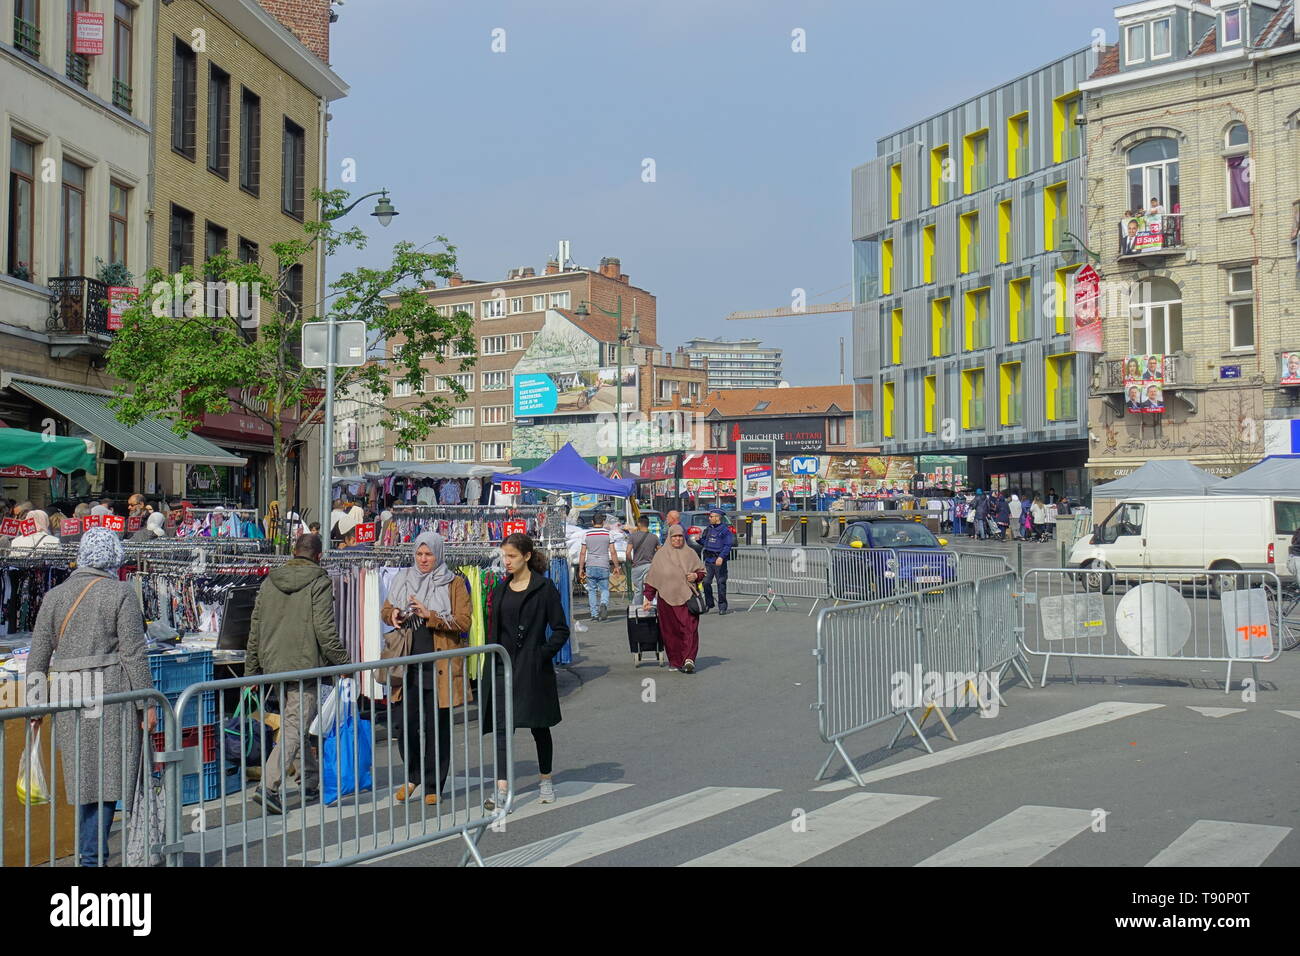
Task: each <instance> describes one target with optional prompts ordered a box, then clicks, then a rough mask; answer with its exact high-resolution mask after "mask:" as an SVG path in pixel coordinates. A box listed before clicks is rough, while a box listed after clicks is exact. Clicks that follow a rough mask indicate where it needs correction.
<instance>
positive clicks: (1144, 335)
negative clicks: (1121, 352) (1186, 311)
mask: <svg viewBox="0 0 1300 956" xmlns="http://www.w3.org/2000/svg"><path fill="white" fill-rule="evenodd" d="M1129 309H1130V327H1129V346H1130V350H1129V354H1130V355H1162V354H1168V353H1170V352H1181V351H1182V348H1183V295H1182V292H1181V291H1180V290H1179V288H1178V286H1176V285H1174V283H1172V282H1170V281H1169V280H1168V279H1164V278H1160V277H1155V278H1151V279H1145V280H1143V281H1142V282H1139V283H1138V289H1137V296H1136V298H1135V299H1134V300H1132V301H1130V303H1129Z"/></svg>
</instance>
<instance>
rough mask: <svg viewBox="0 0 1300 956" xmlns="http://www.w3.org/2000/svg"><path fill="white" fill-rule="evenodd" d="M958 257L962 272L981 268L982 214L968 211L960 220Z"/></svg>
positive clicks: (975, 270) (977, 270)
mask: <svg viewBox="0 0 1300 956" xmlns="http://www.w3.org/2000/svg"><path fill="white" fill-rule="evenodd" d="M957 231H958V243H959V246H958V253H959V256H958V258H959V259H960V266H961V271H962V272H979V269H980V214H979V213H977V212H968V213H966V215H964V216H962V217H961V219H960V220H959V221H958V229H957Z"/></svg>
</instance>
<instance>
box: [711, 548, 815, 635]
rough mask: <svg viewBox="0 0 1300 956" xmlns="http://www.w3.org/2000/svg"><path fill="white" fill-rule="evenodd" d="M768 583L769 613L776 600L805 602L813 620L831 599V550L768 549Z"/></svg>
mask: <svg viewBox="0 0 1300 956" xmlns="http://www.w3.org/2000/svg"><path fill="white" fill-rule="evenodd" d="M767 581H768V587H769V588H770V590H771V597H770V598H769V603H768V607H769V609H770V608H771V606H772V601H773V600H774V599H775V598H787V597H793V598H808V599H811V600H812V602H813V603H812V607H810V608H809V609H808V616H809V617H812V615H813V612H814V611H816V610H817V605H818V604H819V603H820V602H822V601H828V600H830V597H831V549H830V548H818V547H801V546H798V545H772V546H771V547H769V548H768V549H767ZM728 583H730V581H728Z"/></svg>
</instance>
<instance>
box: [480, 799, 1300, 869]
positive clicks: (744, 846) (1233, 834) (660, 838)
mask: <svg viewBox="0 0 1300 956" xmlns="http://www.w3.org/2000/svg"><path fill="white" fill-rule="evenodd" d="M596 786H599V785H596V784H589V783H582V782H579V781H562V782H560V783H559V784H557V789H559V792H560V800H559V802H557V803H554V804H545V805H544V804H538V803H537V802H536V801H535V800H529V799H528V796H529V794H528V792H527V791H525V792H524V793H523V794H521V796H520V801H521V802H520V806H521V808H522V809H521V814H522V813H523V810H524V809H526V810H527V811H528V817H526V818H525V819H527V818H533V819H535V818H536V817H538V816H540V815H542V814H545V813H553V812H556V811H559V810H562V809H563V808H564V807H565V802H564V792H565V791H566V790H569V791H570V792H574V793H582V794H584V795H585V796H586V799H587V800H590V801H591V802H590V803H588V804H586V805H585V807H584V809H585V810H586V811H587V812H591V811H592V810H598V809H599V797H601V796H604V795H605V794H604V793H603V792H599V791H598V792H595V793H592V792H591V788H592V787H596ZM605 786H609V785H605ZM628 786H630V785H622V786H621V787H620V788H619V789H623V790H626V789H627V788H628ZM778 794H784V795H785V796H786V797H788V798H791V799H788V800H786V801H785V802H784V803H782V804H780V805H778V803H777V802H776V801H772V802H771V803H769V805H768V806H769V808H770V809H771V812H772V819H773V820H774V821H775V822H774V823H772V824H771V825H769V826H765V827H763V828H761V829H758V830H757V831H756V832H752V833H750V834H749V835H747V836H744V837H742V838H741V839H738V840H736V841H735V842H733V843H730V844H729V845H726V846H722V847H720V848H718V849H714V850H710V851H709V852H705V853H702V854H697V855H694V856H692V857H691V858H690V859H687V860H685V861H683V862H681V863H679V864H678V865H679V866H686V867H707V866H797V865H800V864H804V863H810V862H813V861H815V860H817V859H818V858H819V857H821V856H823V855H824V854H827V853H830V852H832V851H835V850H839V849H841V848H844V847H846V846H848V845H849V844H852V843H854V841H858V840H859V839H860V838H865V839H863V842H862V843H860V844H858V845H859V846H860V847H861V850H862V857H861V860H860V862H861V864H862V865H873V864H874V865H884V864H895V863H897V862H899V861H898V860H896V859H893V858H889V859H886V858H883V857H881V856H880V855H878V854H876V853H873V848H872V845H871V843H870V842H869V841H870V839H871V835H872V834H873V833H880V832H882V831H884V830H885V829H886V828H889V827H892V826H898V825H901V824H905V823H906V822H907V821H908V820H909V819H910V818H913V817H914V816H915V815H916V814H918V813H919V812H922V811H925V810H926V809H930V810H942V809H943V808H944V806H945V805H947V806H948V807H951V806H952V804H953V801H952V800H945V799H942V798H939V797H934V796H926V795H917V794H900V793H879V792H869V791H862V790H859V791H855V792H853V793H850V794H848V795H846V796H839V797H837V798H836V799H834V800H833V801H832V802H830V803H828V804H826V805H825V806H822V807H819V808H817V809H814V810H811V811H808V812H807V813H803V812H802V811H799V810H797V809H795V810H791V809H790V808H789V806H787V805H786V804H792V803H794V802H798V799H806V798H807V797H808V796H811V794H799V793H796V792H792V791H782V790H779V789H772V788H765V787H724V786H710V787H701V788H699V789H696V790H692V791H689V792H686V793H682V794H678V795H675V796H672V797H668V798H666V799H664V800H660V801H657V802H654V803H651V804H649V805H647V806H643V807H641V808H639V809H636V810H631V811H626V812H620V813H617V814H615V815H613V816H609V817H606V818H601V819H595V820H593V821H592V822H587V823H583V824H582V825H580V826H577V827H574V828H572V829H569V830H565V831H562V832H560V833H556V834H553V835H551V836H547V837H544V838H542V839H537V840H533V841H531V842H528V843H525V844H523V845H520V846H517V847H515V848H513V849H509V850H505V851H502V852H498V853H495V854H491V850H492V844H493V843H495V842H496V841H497V840H499V839H500V837H499V836H496V837H493V836H492V835H491V834H489V838H488V839H485V841H484V842H483V844H482V845H481V848H482V849H483V850H484V851H485V854H490V855H487V856H486V862H487V864H488V865H489V866H548V867H559V866H573V865H575V864H581V863H585V862H587V861H591V860H595V859H597V858H599V857H603V856H605V855H607V854H612V853H615V852H617V851H623V850H631V851H632V852H635V850H636V849H637V848H638V847H639V846H640V847H642V848H647V847H650V846H652V845H653V846H654V847H655V849H662V848H663V846H664V845H665V843H664V841H667V842H668V845H670V846H672V847H673V848H677V847H693V846H695V845H696V844H697V843H698V842H699V841H698V839H696V837H695V836H693V835H692V834H691V832H690V828H691V827H693V826H694V825H696V824H700V823H704V822H706V821H711V822H719V821H723V822H725V821H726V819H727V817H728V815H729V814H733V813H735V812H736V811H741V810H744V809H746V808H749V809H750V810H753V809H754V806H753V805H756V804H758V803H759V802H760V801H763V800H765V799H767V798H769V797H774V796H776V795H778ZM796 798H798V799H796ZM752 816H753V814H752V813H751V814H746V819H752ZM1108 816H1110V820H1111V825H1112V826H1113V825H1114V823H1115V821H1116V816H1115V815H1114V813H1113V812H1112V813H1111V814H1108ZM1098 819H1099V815H1098V812H1097V810H1095V809H1092V808H1078V807H1056V806H1039V805H1033V804H1026V805H1023V806H1018V807H1013V808H1010V809H1009V810H1008V812H1007V813H1005V814H1004V815H1002V816H1000V817H997V818H996V819H991V820H988V821H985V822H983V823H982V825H978V826H973V828H972V829H971V830H970V832H967V833H966V834H965V835H963V836H961V837H960V838H958V839H956V840H954V841H953V842H951V843H950V844H949V845H947V846H945V847H942V848H940V849H938V850H937V851H935V852H933V853H930V854H929V855H928V856H925V857H924V858H923V859H920V860H918V861H917V862H915V863H913V865H915V866H924V867H961V866H999V867H1025V866H1034V865H1036V864H1039V863H1042V862H1043V861H1044V860H1045V859H1047V858H1048V857H1049V856H1050V855H1051V854H1053V853H1055V852H1057V851H1058V850H1062V849H1063V848H1065V849H1066V850H1067V852H1068V848H1069V845H1070V843H1071V841H1074V840H1076V839H1079V838H1081V835H1083V834H1086V833H1089V832H1104V827H1103V828H1102V829H1101V830H1100V831H1099V830H1098ZM519 822H521V821H520V820H517V819H516V816H515V815H512V816H511V817H509V818H508V820H507V824H506V825H507V830H509V829H513V828H515V827H516V825H517V824H518V823H519ZM923 829H925V830H926V831H927V832H929V830H930V828H929V827H924V828H923ZM1291 832H1292V828H1291V827H1285V826H1271V825H1267V826H1266V825H1262V824H1253V823H1241V822H1231V821H1221V820H1197V821H1196V822H1194V823H1193V824H1191V825H1190V826H1189V827H1188V828H1187V829H1186V830H1184V831H1183V832H1182V833H1181V834H1179V835H1178V836H1177V838H1176V839H1174V840H1173V841H1172V842H1169V843H1167V845H1164V846H1160V845H1158V843H1153V845H1152V846H1151V847H1150V848H1149V849H1148V851H1147V852H1148V853H1149V858H1148V860H1147V862H1146V863H1145V865H1146V866H1151V867H1201V866H1216V867H1221V866H1233V867H1255V866H1261V865H1263V864H1264V863H1265V862H1266V861H1268V859H1269V857H1270V856H1272V854H1273V853H1274V852H1275V851H1276V850H1277V849H1278V847H1279V846H1280V845H1281V844H1282V842H1283V841H1284V840H1285V839H1286V838H1287V837H1288V836H1290V834H1291ZM1134 839H1135V837H1134V836H1133V835H1132V834H1131V833H1130V834H1128V835H1126V836H1125V837H1124V844H1125V846H1129V845H1131V844H1132V843H1133V842H1134ZM630 859H631V858H630V857H623V858H622V860H620V862H623V861H628V860H630ZM843 859H844V857H843V856H841V857H839V860H841V861H842V860H843ZM1139 862H1140V861H1139Z"/></svg>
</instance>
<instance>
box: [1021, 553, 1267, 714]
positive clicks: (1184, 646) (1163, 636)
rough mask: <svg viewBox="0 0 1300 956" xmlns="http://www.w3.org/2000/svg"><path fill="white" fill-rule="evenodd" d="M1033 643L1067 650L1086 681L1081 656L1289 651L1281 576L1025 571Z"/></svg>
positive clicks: (1055, 651) (1244, 658)
mask: <svg viewBox="0 0 1300 956" xmlns="http://www.w3.org/2000/svg"><path fill="white" fill-rule="evenodd" d="M1023 591H1024V602H1023V605H1022V607H1023V611H1022V614H1023V619H1022V622H1021V626H1022V627H1023V642H1024V649H1025V651H1026V652H1027V653H1029V654H1033V655H1036V656H1041V657H1042V658H1043V673H1042V678H1041V680H1040V682H1039V686H1040V687H1041V686H1044V685H1046V683H1047V668H1048V665H1049V664H1050V663H1051V659H1052V658H1053V657H1064V658H1065V659H1066V661H1067V662H1068V663H1069V666H1070V679H1071V680H1072V681H1073V682H1075V683H1078V678H1077V675H1076V674H1075V670H1074V661H1075V659H1076V658H1139V659H1141V660H1162V661H1201V662H1212V663H1220V664H1224V665H1225V667H1226V671H1225V677H1224V681H1225V683H1224V692H1225V693H1227V692H1228V691H1229V690H1230V689H1231V686H1232V668H1233V665H1234V664H1238V663H1249V664H1250V666H1251V673H1252V674H1253V676H1254V678H1255V683H1256V686H1258V683H1259V666H1258V665H1260V664H1264V663H1269V662H1272V661H1275V660H1277V658H1278V655H1279V654H1281V652H1282V635H1283V630H1282V628H1283V626H1284V624H1283V621H1282V610H1281V604H1280V602H1279V599H1278V596H1279V595H1280V594H1281V582H1280V581H1279V580H1278V576H1277V574H1276V573H1274V572H1272V571H1240V570H1233V571H1228V570H1222V571H1220V570H1215V571H1200V572H1197V571H1188V570H1174V569H1150V570H1142V571H1117V570H1102V569H1097V570H1088V569H1066V568H1054V569H1043V568H1035V569H1032V570H1029V571H1026V572H1025V577H1024V584H1023Z"/></svg>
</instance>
